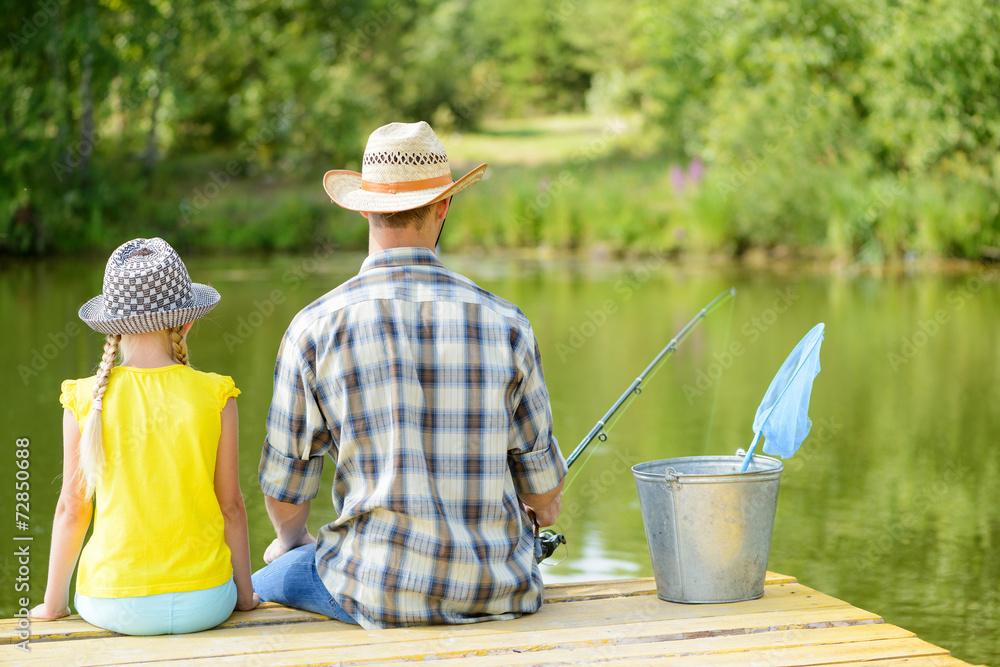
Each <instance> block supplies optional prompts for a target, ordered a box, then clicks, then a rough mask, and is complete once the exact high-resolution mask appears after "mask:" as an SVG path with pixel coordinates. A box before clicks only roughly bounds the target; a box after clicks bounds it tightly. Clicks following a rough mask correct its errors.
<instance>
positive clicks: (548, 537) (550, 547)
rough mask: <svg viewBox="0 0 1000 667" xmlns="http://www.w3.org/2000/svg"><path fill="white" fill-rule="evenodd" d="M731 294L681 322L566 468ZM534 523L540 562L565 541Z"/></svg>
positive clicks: (602, 436) (603, 433)
mask: <svg viewBox="0 0 1000 667" xmlns="http://www.w3.org/2000/svg"><path fill="white" fill-rule="evenodd" d="M734 296H736V288H734V287H730V288H729V289H727V290H726V291H725V292H723V293H722V294H720V295H719V296H717V297H715V298H714V299H712V300H711V301H709V302H708V305H707V306H705V307H704V308H702V309H701V311H700V312H699V313H698V314H697V315H695V316H694V317H693V318H692V319H691V321H690V322H688V323H687V324H685V325H684V328H683V329H681V330H680V331H679V332H678V333H677V335H675V336H674V337H673V338H672V339H671V340H670V342H669V343H667V346H666V347H664V348H663V349H662V350H660V353H659V354H657V355H656V357H655V358H654V359H653V360H652V361H651V362H650V363H649V365H648V366H646V370H644V371H643V372H642V373H640V374H639V377H637V378H636V379H635V380H633V381H632V384H630V385H629V387H628V389H626V390H625V393H623V394H622V395H621V396H619V397H618V400H617V401H615V402H614V405H612V406H611V409H610V410H608V411H607V412H606V413H605V415H604V416H603V417H601V418H600V419H599V420H598V422H597V423H596V424H594V428H592V429H590V432H589V433H587V435H586V436H584V438H583V440H581V441H580V444H579V445H577V446H576V449H574V450H573V452H572V453H571V454H570V455H569V458H567V459H566V466H567V467H571V466H572V465H573V464H574V463H575V462H576V460H577V459H579V458H580V455H581V454H583V450H585V449H587V447H588V446H589V445H590V443H592V442H593V441H594V440H600V441H601V442H604V441H605V440H607V439H608V431H610V430H611V426H610V425H608V422H609V421H610V420H611V419H612V418H613V417H614V416H615V414H617V413H618V412H619V411H622V413H623V414H624V408H627V407H628V404H629V402H630V399H631V398H634V397H635V396H638V395H639V394H641V393H642V383H643V381H644V380H645V379H646V378H647V377H648V376H649V375H650V373H653V372H655V371H656V370H657V369H658V368H659V366H660V364H662V363H663V361H664V360H665V359H666V357H667V355H668V354H673V353H674V352H676V351H677V346H678V345H679V344H680V343H681V342H682V341H683V340H684V337H685V336H686V335H687V333H688V331H690V330H691V329H692V328H693V327H694V325H695V324H697V323H698V322H699V321H700V320H702V319H704V318H705V316H707V315H708V314H709V313H710V312H712V311H713V310H714V309H715V308H716V307H717V306H719V305H721V304H722V303H725V301H727V300H729V299H731V298H732V297H734ZM533 523H534V534H535V560H536V561H537V562H539V563H540V562H542V561H543V560H545V559H546V558H548V557H549V556H551V555H552V554H553V553H554V552H555V550H556V548H557V547H558V546H559V545H560V544H566V538H565V537H564V536H563V535H562V534H560V533H556V532H554V531H552V530H548V529H545V530H539V529H538V523H537V522H533Z"/></svg>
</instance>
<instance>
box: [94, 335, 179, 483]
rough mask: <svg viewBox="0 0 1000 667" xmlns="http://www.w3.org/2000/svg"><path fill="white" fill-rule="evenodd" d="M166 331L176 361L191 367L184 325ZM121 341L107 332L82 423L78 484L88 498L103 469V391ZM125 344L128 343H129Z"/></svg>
mask: <svg viewBox="0 0 1000 667" xmlns="http://www.w3.org/2000/svg"><path fill="white" fill-rule="evenodd" d="M166 332H167V333H168V335H169V338H170V348H171V354H172V355H173V357H174V361H176V362H177V363H179V364H184V365H185V366H190V365H191V364H190V362H189V361H188V352H187V340H186V339H185V337H184V327H183V326H179V327H174V328H172V329H167V330H166ZM122 343H123V341H122V336H121V334H108V340H107V342H106V343H104V355H103V356H102V357H101V365H100V366H99V367H98V368H97V378H96V380H95V381H94V393H93V400H94V405H93V407H92V408H91V410H90V414H89V415H87V421H86V423H84V425H83V433H82V434H81V435H80V448H79V449H80V463H79V486H80V489H81V490H82V491H83V495H84V498H86V499H87V500H89V499H90V498H92V497H93V496H94V489H95V488H96V487H97V481H98V479H100V477H101V474H102V473H103V472H104V465H105V458H104V437H103V434H102V431H103V430H104V429H103V426H104V422H103V419H102V414H103V412H104V406H103V400H104V394H105V392H106V391H107V390H108V378H109V377H110V375H111V369H112V368H114V367H115V361H116V357H117V355H118V349H119V347H120V346H122V345H121V344H122ZM125 345H126V346H127V343H125Z"/></svg>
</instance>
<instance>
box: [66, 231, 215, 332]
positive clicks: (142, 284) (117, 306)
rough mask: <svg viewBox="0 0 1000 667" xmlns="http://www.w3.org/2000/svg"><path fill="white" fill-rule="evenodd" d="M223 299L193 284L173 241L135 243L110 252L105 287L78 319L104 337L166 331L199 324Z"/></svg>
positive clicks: (135, 240) (213, 291) (144, 240)
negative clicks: (203, 316)
mask: <svg viewBox="0 0 1000 667" xmlns="http://www.w3.org/2000/svg"><path fill="white" fill-rule="evenodd" d="M219 299H220V297H219V293H218V292H216V291H215V289H213V288H211V287H209V286H208V285H201V284H198V283H192V282H191V277H190V276H189V275H188V272H187V268H186V267H185V266H184V262H182V261H181V258H180V257H179V256H178V255H177V253H176V252H175V251H174V249H173V248H171V247H170V244H169V243H167V242H166V241H164V240H163V239H160V238H153V239H133V240H131V241H129V242H128V243H124V244H122V245H120V246H118V249H117V250H115V251H114V253H112V254H111V258H110V259H108V266H107V268H106V269H105V270H104V289H103V291H102V293H101V295H100V296H95V297H94V298H93V299H91V300H90V301H88V302H87V303H85V304H83V306H81V307H80V319H81V320H83V321H84V322H86V323H87V325H88V326H89V327H90V328H91V329H93V330H95V331H100V332H101V333H106V334H138V333H147V332H150V331H162V330H163V329H171V328H173V327H177V326H180V325H182V324H187V323H188V322H193V321H195V320H196V319H198V318H199V317H201V316H202V315H204V314H205V313H207V312H208V311H210V310H212V309H213V308H215V306H216V304H218V303H219Z"/></svg>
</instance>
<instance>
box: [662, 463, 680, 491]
mask: <svg viewBox="0 0 1000 667" xmlns="http://www.w3.org/2000/svg"><path fill="white" fill-rule="evenodd" d="M663 477H664V479H666V480H667V488H668V489H673V490H675V491H680V488H681V484H680V473H678V472H677V471H676V470H674V469H673V468H667V469H666V470H664V471H663Z"/></svg>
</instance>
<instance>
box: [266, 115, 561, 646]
mask: <svg viewBox="0 0 1000 667" xmlns="http://www.w3.org/2000/svg"><path fill="white" fill-rule="evenodd" d="M485 171H486V165H485V164H483V165H480V166H479V167H476V168H475V169H473V170H472V171H471V172H469V173H468V174H466V175H465V176H463V177H462V178H460V179H459V180H458V181H453V180H452V176H451V171H450V168H449V165H448V157H447V155H446V154H445V151H444V147H443V146H442V145H441V143H440V141H438V138H437V136H436V135H435V134H434V132H433V130H431V128H430V126H429V125H428V124H427V123H424V122H419V123H412V124H403V123H392V124H390V125H386V126H384V127H381V128H379V129H378V130H376V131H375V132H374V133H373V134H372V135H371V137H370V138H369V140H368V145H367V146H366V148H365V154H364V160H363V166H362V171H361V173H360V174H358V173H356V172H351V171H330V172H328V173H327V174H326V175H325V176H324V179H323V185H324V188H325V189H326V191H327V194H329V196H330V199H331V201H333V202H336V203H337V204H339V205H340V206H342V207H344V208H346V209H349V210H354V211H360V212H361V214H362V215H363V216H365V217H366V218H367V219H368V222H369V237H368V239H369V240H368V251H369V254H368V258H367V259H366V260H365V261H364V263H363V264H362V266H361V271H360V273H359V274H358V275H357V276H356V277H354V278H352V279H351V280H348V281H347V282H346V283H344V284H343V285H340V286H339V287H337V288H336V289H334V290H333V291H331V292H329V293H327V294H326V295H324V296H323V297H321V298H320V299H318V300H317V301H315V302H313V303H312V304H310V305H309V306H307V307H306V308H305V309H303V310H302V311H301V312H300V313H299V314H298V315H297V316H296V317H295V318H294V319H293V320H292V323H291V324H290V325H289V327H288V330H287V332H286V333H285V336H284V338H283V340H282V343H281V349H280V350H279V352H278V360H277V363H276V366H275V372H274V395H273V398H272V402H271V409H270V412H269V414H268V419H267V439H266V440H265V442H264V450H263V453H262V455H261V461H260V471H259V472H260V482H261V488H262V489H263V491H264V494H265V501H266V505H267V510H268V514H269V515H270V517H271V521H272V523H273V524H274V527H275V530H276V532H277V538H276V539H275V540H274V542H272V543H271V545H270V546H269V547H268V549H267V551H266V553H265V554H264V560H265V562H267V563H269V565H268V566H267V567H265V568H264V569H263V570H261V571H259V572H257V573H256V574H255V575H254V588H255V590H256V591H257V592H258V593H259V594H260V597H261V599H262V600H272V601H277V602H281V603H283V604H286V605H289V606H292V607H298V608H301V609H307V610H309V611H314V612H317V613H321V614H324V615H326V616H330V617H332V618H336V619H339V620H342V621H345V622H356V623H358V624H360V625H361V626H363V627H365V628H367V629H372V628H382V627H397V626H406V625H426V624H432V623H470V622H475V621H487V620H496V619H509V618H515V617H517V616H520V615H521V614H525V613H531V612H534V611H536V610H537V609H538V608H539V606H540V605H541V602H542V580H541V575H540V573H539V570H538V565H537V563H535V560H534V540H533V537H532V528H531V519H530V518H529V515H533V517H535V518H537V521H538V523H539V525H543V526H545V525H551V524H552V523H554V522H555V520H556V517H557V516H558V515H559V510H560V506H561V505H560V498H561V495H562V480H563V477H564V476H565V474H566V463H565V461H564V460H563V457H562V454H561V453H560V452H559V447H558V444H557V443H556V439H555V438H554V437H553V435H552V414H551V409H550V407H549V397H548V392H547V390H546V387H545V380H544V378H543V376H542V367H541V359H540V357H539V353H538V344H537V341H536V340H535V336H534V332H533V331H532V329H531V325H530V324H529V322H528V320H527V318H526V317H525V316H524V314H523V313H521V311H520V310H519V309H518V308H517V307H516V306H514V305H513V304H511V303H509V302H507V301H504V300H503V299H500V298H499V297H496V296H494V295H493V294H490V293H489V292H486V291H485V290H483V289H481V288H479V287H477V286H476V285H475V284H474V283H472V282H471V281H470V280H468V279H467V278H464V277H463V276H460V275H458V274H455V273H453V272H451V271H449V270H448V269H446V268H445V267H444V266H443V265H442V264H441V262H439V261H438V259H437V257H436V256H435V255H434V252H433V250H434V248H435V247H436V244H437V240H438V238H439V237H440V233H441V228H442V227H443V225H444V220H445V217H446V216H447V214H448V209H449V206H450V202H451V197H452V195H454V194H456V193H458V192H460V191H461V190H463V189H465V188H467V187H469V186H471V185H474V184H475V183H476V182H477V181H478V180H479V179H480V178H481V177H482V175H483V172H485ZM325 454H330V455H331V457H332V458H333V459H334V460H335V461H336V472H335V473H334V481H333V504H334V508H335V509H336V510H337V513H338V515H339V518H338V519H337V520H336V521H334V522H333V523H330V524H328V525H326V526H324V527H323V528H321V529H320V530H319V532H318V535H317V537H316V538H314V537H313V536H312V535H310V534H309V532H308V531H307V529H306V518H307V516H308V514H309V501H310V500H311V499H312V498H314V497H315V496H316V494H317V492H318V489H319V485H320V475H321V471H322V468H323V459H324V455H325Z"/></svg>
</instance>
